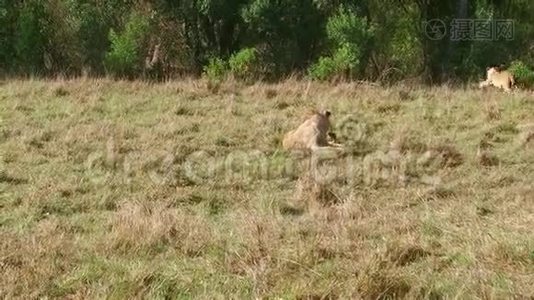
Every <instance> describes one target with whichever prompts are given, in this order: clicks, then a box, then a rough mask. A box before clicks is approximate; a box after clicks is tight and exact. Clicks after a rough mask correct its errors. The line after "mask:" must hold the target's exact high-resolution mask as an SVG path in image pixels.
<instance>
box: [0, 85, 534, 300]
mask: <svg viewBox="0 0 534 300" xmlns="http://www.w3.org/2000/svg"><path fill="white" fill-rule="evenodd" d="M325 107H328V108H329V109H330V110H331V111H332V113H333V123H334V133H335V134H336V136H337V137H338V139H339V141H340V142H342V143H344V144H345V145H346V149H345V150H346V151H345V153H344V154H343V155H334V156H332V155H329V154H325V155H324V156H322V157H320V158H319V159H317V160H314V161H310V159H309V157H308V156H306V155H304V154H298V153H297V154H290V153H285V152H283V151H281V150H280V143H281V137H282V136H283V134H284V132H286V131H287V130H289V129H290V128H293V127H294V126H295V125H296V124H297V123H298V122H299V121H300V120H301V119H302V116H303V115H304V114H305V113H306V111H308V110H309V109H310V108H325ZM532 124H534V98H533V97H532V94H531V93H529V92H517V93H515V94H512V95H508V94H504V93H500V92H499V91H497V90H493V89H487V90H483V91H479V90H469V89H467V90H460V89H453V88H449V87H434V88H416V87H409V88H408V87H402V86H396V87H389V88H381V87H377V86H371V85H361V84H350V83H346V84H339V85H336V86H332V85H328V84H320V83H311V84H310V83H308V82H299V81H291V80H289V81H287V82H283V83H279V84H254V85H248V86H243V85H240V84H238V83H235V82H227V83H223V84H220V85H217V86H210V87H208V84H207V83H206V82H203V81H198V80H184V81H181V82H168V83H162V84H150V83H143V82H114V81H110V80H93V79H79V80H73V81H61V80H57V81H40V80H26V81H18V80H11V81H3V82H1V83H0V143H1V144H0V145H1V152H0V154H1V160H0V163H1V164H0V270H1V273H2V277H1V279H0V298H9V299H10V298H23V299H28V298H69V299H87V298H118V299H124V298H177V299H182V298H185V299H187V298H195V299H250V298H273V299H277V298H283V299H357V298H363V299H393V298H408V299H414V298H420V299H442V298H445V299H449V298H460V299H464V298H468V299H471V298H475V299H504V298H516V299H531V298H532V297H534V288H533V287H534V233H533V231H532V228H534V187H533V184H532V179H533V178H534V163H533V162H534V152H533V151H532V150H533V149H534V129H533V126H532Z"/></svg>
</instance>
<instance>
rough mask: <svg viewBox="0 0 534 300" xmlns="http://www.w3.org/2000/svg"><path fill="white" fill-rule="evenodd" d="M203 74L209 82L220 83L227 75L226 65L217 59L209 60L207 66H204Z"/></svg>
mask: <svg viewBox="0 0 534 300" xmlns="http://www.w3.org/2000/svg"><path fill="white" fill-rule="evenodd" d="M203 74H204V76H205V77H206V78H208V80H210V81H221V80H223V79H225V78H226V76H227V74H228V65H227V63H226V62H225V61H224V60H222V59H220V58H218V57H214V58H211V59H210V60H209V62H208V64H207V65H206V66H204V72H203Z"/></svg>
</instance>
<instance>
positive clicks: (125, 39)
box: [105, 12, 149, 76]
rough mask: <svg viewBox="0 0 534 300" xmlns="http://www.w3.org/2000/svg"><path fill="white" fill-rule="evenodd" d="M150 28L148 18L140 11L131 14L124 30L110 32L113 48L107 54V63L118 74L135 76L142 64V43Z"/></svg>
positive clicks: (113, 72)
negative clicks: (139, 12)
mask: <svg viewBox="0 0 534 300" xmlns="http://www.w3.org/2000/svg"><path fill="white" fill-rule="evenodd" d="M148 29H149V22H148V18H147V17H145V16H143V15H140V14H138V13H135V12H134V13H132V14H130V17H129V19H128V22H127V23H126V26H125V28H124V31H123V32H122V33H120V34H117V33H116V32H115V31H114V30H113V29H111V30H110V32H109V39H110V41H111V50H110V51H109V52H108V53H107V54H106V58H105V65H106V68H107V70H108V71H109V72H111V73H112V74H114V75H117V76H133V75H134V74H135V73H136V72H138V71H140V69H141V66H142V53H141V50H142V47H141V45H142V43H143V40H144V39H145V38H146V34H147V32H148Z"/></svg>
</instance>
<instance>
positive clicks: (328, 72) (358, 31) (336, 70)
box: [308, 6, 373, 80]
mask: <svg viewBox="0 0 534 300" xmlns="http://www.w3.org/2000/svg"><path fill="white" fill-rule="evenodd" d="M326 33H327V36H328V39H329V41H330V42H331V43H332V44H333V49H334V51H333V54H332V56H330V57H321V58H320V59H319V61H318V62H317V63H316V64H314V65H312V66H311V67H310V68H309V69H308V73H309V75H310V77H311V78H312V79H318V80H328V79H332V78H335V77H341V76H344V77H347V78H352V77H353V76H354V71H355V70H356V69H357V68H358V67H360V63H361V58H362V55H363V52H364V47H366V45H367V44H368V43H369V41H370V39H371V38H372V36H373V29H372V28H371V27H369V26H368V25H367V22H366V20H365V18H359V17H358V16H357V15H356V14H354V13H352V12H351V11H349V10H348V9H346V8H345V7H343V6H341V7H340V9H339V11H338V13H337V14H336V15H334V16H333V17H331V18H330V19H329V20H328V22H327V24H326Z"/></svg>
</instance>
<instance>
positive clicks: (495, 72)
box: [479, 67, 515, 92]
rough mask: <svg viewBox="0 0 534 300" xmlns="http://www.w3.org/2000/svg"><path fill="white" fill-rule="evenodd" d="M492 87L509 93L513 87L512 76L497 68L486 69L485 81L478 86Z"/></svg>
mask: <svg viewBox="0 0 534 300" xmlns="http://www.w3.org/2000/svg"><path fill="white" fill-rule="evenodd" d="M489 85H493V86H495V87H498V88H502V89H504V90H505V91H506V92H510V91H511V90H512V87H514V86H515V78H514V75H513V74H512V73H510V72H508V71H503V70H501V69H500V68H499V67H491V68H487V71H486V80H485V81H482V82H481V83H480V84H479V87H480V88H483V87H487V86H489Z"/></svg>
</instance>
